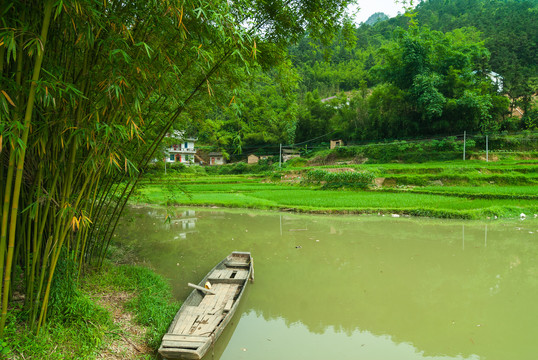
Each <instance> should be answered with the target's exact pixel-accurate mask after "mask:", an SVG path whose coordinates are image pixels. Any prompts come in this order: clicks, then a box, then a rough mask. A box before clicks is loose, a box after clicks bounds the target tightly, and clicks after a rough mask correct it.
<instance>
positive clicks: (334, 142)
mask: <svg viewBox="0 0 538 360" xmlns="http://www.w3.org/2000/svg"><path fill="white" fill-rule="evenodd" d="M339 146H344V142H343V141H342V140H331V149H334V148H337V147H339Z"/></svg>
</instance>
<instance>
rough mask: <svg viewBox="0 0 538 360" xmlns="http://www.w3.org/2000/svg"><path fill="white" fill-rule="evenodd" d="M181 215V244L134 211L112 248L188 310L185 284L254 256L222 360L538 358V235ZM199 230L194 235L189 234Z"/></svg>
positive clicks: (437, 224) (472, 226) (221, 348)
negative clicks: (149, 271) (238, 254)
mask: <svg viewBox="0 0 538 360" xmlns="http://www.w3.org/2000/svg"><path fill="white" fill-rule="evenodd" d="M144 211H145V213H144ZM185 211H187V210H181V211H178V213H177V214H174V216H178V218H177V220H182V221H181V222H179V223H181V229H180V230H181V232H183V233H184V234H185V236H184V237H183V238H176V237H177V236H178V235H177V230H176V229H175V228H174V227H173V226H175V225H174V223H173V222H172V221H170V222H169V223H168V224H167V222H166V221H164V219H165V217H166V215H165V212H164V211H162V210H152V211H151V214H149V213H148V210H147V209H145V210H144V209H133V210H131V212H130V213H129V214H128V215H127V216H128V217H132V218H134V219H135V220H134V221H130V222H129V221H125V222H124V223H123V224H122V228H121V229H120V233H118V235H119V237H120V238H121V239H120V241H122V242H126V243H130V244H131V245H133V246H136V247H137V252H138V254H139V256H141V257H142V258H143V259H144V260H145V261H148V262H150V263H151V264H152V266H153V267H155V268H156V269H157V270H158V271H159V272H161V273H163V274H164V275H165V276H167V277H168V278H170V279H171V280H172V283H173V284H174V291H175V294H176V296H177V297H178V298H180V299H181V298H184V297H185V296H186V295H187V294H188V292H189V290H188V288H187V287H186V283H187V282H198V281H199V280H200V279H201V278H202V277H203V276H204V275H205V274H206V273H207V271H209V269H211V268H212V267H213V266H214V264H216V263H217V262H218V261H219V260H221V259H222V258H223V257H224V256H225V255H227V254H228V253H229V252H231V251H233V250H248V251H251V252H252V253H253V256H254V258H255V263H256V283H255V284H254V286H252V287H250V289H249V290H248V293H247V294H246V295H247V296H246V297H245V299H244V301H243V303H242V304H241V308H240V309H239V312H238V314H237V315H236V317H235V319H234V321H235V323H234V324H233V326H232V328H231V329H227V332H225V334H224V335H223V338H222V339H221V340H219V342H217V344H216V346H215V350H214V351H215V358H216V359H219V358H220V359H265V358H271V359H351V358H353V359H356V358H364V359H425V358H429V359H499V360H502V359H534V356H535V354H536V351H537V350H538V347H537V346H536V345H534V343H535V342H534V330H535V324H536V319H538V310H536V306H535V301H536V299H537V298H538V262H537V261H536V255H537V253H538V251H537V250H538V242H537V241H536V240H537V239H536V235H535V231H536V228H538V225H537V223H536V222H525V223H521V222H518V223H489V229H488V225H487V224H485V223H473V222H465V223H462V222H455V221H440V220H424V219H420V220H419V219H403V218H399V219H392V218H381V217H346V216H339V217H335V216H299V215H293V214H282V213H263V212H248V213H245V212H242V211H222V210H197V211H196V213H190V215H187V214H186V213H185ZM148 215H149V216H148ZM191 215H192V216H191ZM192 218H196V219H197V220H195V221H193V222H192V223H195V229H196V232H189V231H190V230H194V229H184V228H183V224H185V222H183V220H187V219H192ZM179 223H178V224H179ZM186 224H189V222H186ZM533 226H534V228H533ZM178 227H179V225H178ZM187 228H188V226H187ZM141 229H144V230H145V231H144V232H141ZM186 230H189V231H186ZM120 235H121V236H120ZM210 358H211V357H210Z"/></svg>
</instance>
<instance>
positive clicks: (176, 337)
mask: <svg viewBox="0 0 538 360" xmlns="http://www.w3.org/2000/svg"><path fill="white" fill-rule="evenodd" d="M163 340H171V341H185V342H205V341H207V336H192V335H178V334H165V335H164V336H163Z"/></svg>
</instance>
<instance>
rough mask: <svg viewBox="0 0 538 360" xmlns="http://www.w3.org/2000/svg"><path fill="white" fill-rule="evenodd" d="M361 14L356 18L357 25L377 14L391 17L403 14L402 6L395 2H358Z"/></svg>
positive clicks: (361, 0)
mask: <svg viewBox="0 0 538 360" xmlns="http://www.w3.org/2000/svg"><path fill="white" fill-rule="evenodd" d="M357 2H358V3H359V9H360V10H359V13H358V14H357V15H356V17H355V23H356V24H360V23H361V22H365V21H366V20H368V18H369V17H370V16H371V15H372V14H375V13H376V12H382V13H385V14H387V15H388V16H389V17H394V16H396V15H398V12H401V13H403V12H404V11H403V7H402V4H401V3H399V4H397V3H396V1H394V0H358V1H357Z"/></svg>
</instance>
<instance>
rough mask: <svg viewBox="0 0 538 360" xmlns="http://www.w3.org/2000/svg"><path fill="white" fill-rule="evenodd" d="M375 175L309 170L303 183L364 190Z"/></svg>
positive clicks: (369, 173)
mask: <svg viewBox="0 0 538 360" xmlns="http://www.w3.org/2000/svg"><path fill="white" fill-rule="evenodd" d="M374 178H375V175H374V174H373V173H371V172H366V171H365V172H354V171H343V172H334V173H333V172H328V171H324V170H310V171H308V172H307V173H306V176H305V181H306V182H308V183H313V184H322V183H323V184H324V187H327V188H340V187H349V188H359V189H366V188H367V187H368V185H370V184H372V182H373V180H374Z"/></svg>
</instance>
